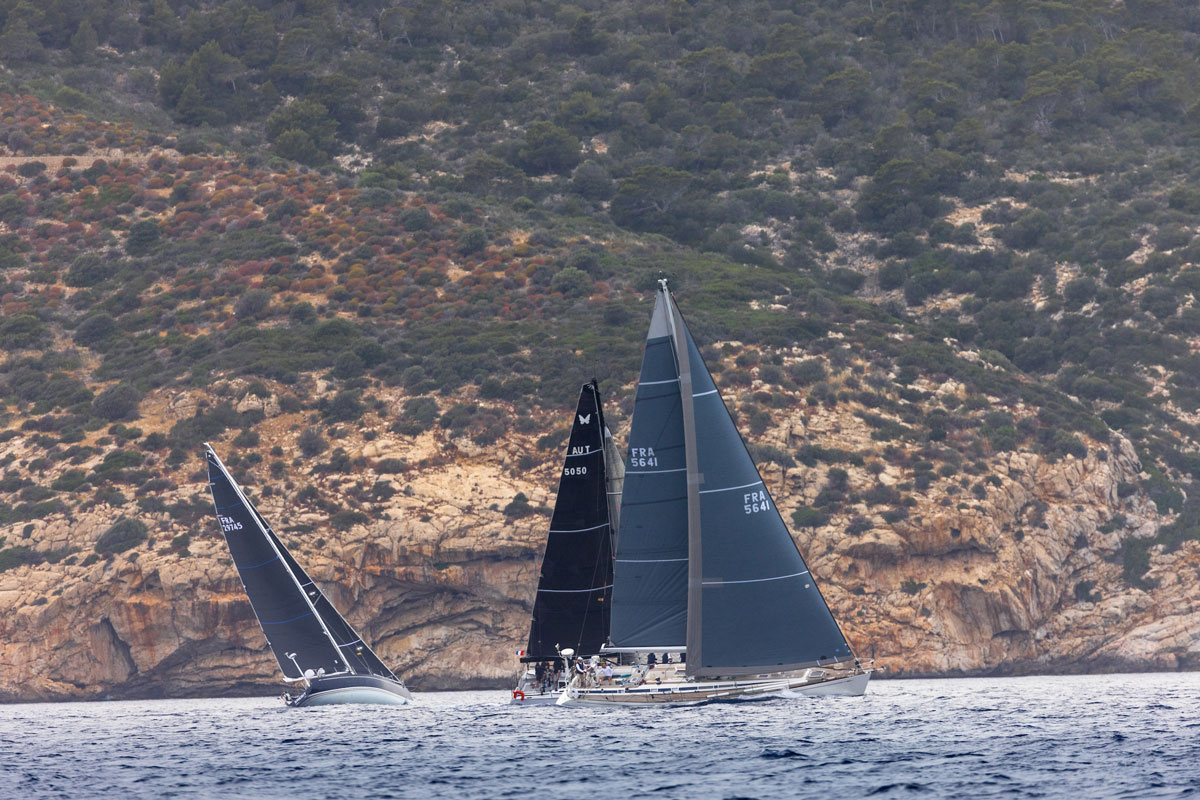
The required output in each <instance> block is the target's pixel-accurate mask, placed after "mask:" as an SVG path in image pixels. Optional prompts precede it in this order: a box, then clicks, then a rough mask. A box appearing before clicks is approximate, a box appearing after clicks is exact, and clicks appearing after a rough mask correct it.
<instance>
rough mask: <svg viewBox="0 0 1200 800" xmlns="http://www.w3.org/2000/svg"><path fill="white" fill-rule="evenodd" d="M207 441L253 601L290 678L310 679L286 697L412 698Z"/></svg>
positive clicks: (229, 537) (226, 522) (225, 521)
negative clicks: (290, 550)
mask: <svg viewBox="0 0 1200 800" xmlns="http://www.w3.org/2000/svg"><path fill="white" fill-rule="evenodd" d="M204 447H205V458H206V460H207V462H208V485H209V490H210V491H211V492H212V497H213V505H214V506H215V508H216V513H217V522H218V523H219V524H220V526H221V532H222V534H223V535H224V536H225V543H226V544H227V545H228V547H229V553H230V555H232V556H233V563H234V565H235V566H236V567H237V571H238V576H239V577H240V578H241V580H242V586H243V588H245V590H246V595H247V597H249V599H250V607H251V608H252V609H254V614H255V616H256V617H257V618H258V622H259V625H260V626H261V627H262V630H263V634H264V635H265V636H266V638H267V644H269V645H270V647H271V652H272V653H274V654H275V660H276V661H278V662H279V668H280V670H281V671H282V672H283V675H284V680H286V681H289V682H297V683H299V682H303V684H304V691H303V692H302V693H300V694H299V695H298V696H295V697H293V696H291V695H290V694H288V695H285V696H284V698H285V700H287V702H288V704H289V705H293V706H312V705H326V704H333V703H383V704H390V705H399V704H403V703H406V702H408V700H409V699H410V698H411V695H410V694H409V691H408V689H407V688H405V686H404V682H403V681H401V680H400V679H399V678H397V677H396V676H395V674H393V673H392V671H391V670H390V669H388V667H387V665H385V664H384V663H383V662H382V661H380V659H379V657H378V656H377V655H375V653H374V651H373V650H371V648H370V647H369V646H368V645H367V644H366V643H365V642H364V641H363V640H362V638H361V637H360V636H359V635H358V634H357V633H355V631H354V629H353V628H352V627H350V624H349V623H348V622H346V620H345V619H343V618H342V615H341V614H339V613H338V612H337V609H335V608H334V607H333V604H332V603H330V602H329V599H328V598H327V597H325V595H324V593H323V592H322V591H321V590H320V588H318V587H317V585H316V583H315V582H314V581H313V580H312V578H310V577H309V576H308V574H307V573H306V572H305V571H304V569H303V568H301V566H300V565H299V564H298V563H296V560H295V559H294V558H293V557H292V554H291V553H289V552H288V550H287V548H286V547H284V546H283V543H282V542H280V541H279V538H278V537H277V536H276V535H275V532H274V531H273V530H271V526H270V525H269V524H267V521H266V520H265V519H263V517H262V515H260V514H259V513H258V510H257V509H256V508H255V507H254V505H253V504H252V503H251V502H250V501H249V500H248V499H247V498H246V496H245V494H244V493H243V492H242V490H241V488H240V487H239V486H238V485H237V483H236V482H235V481H234V480H233V478H232V477H231V476H230V475H229V471H228V470H227V469H226V468H225V465H224V464H222V463H221V459H219V458H218V457H217V454H216V453H214V452H213V449H212V447H210V446H209V445H207V444H205V446H204Z"/></svg>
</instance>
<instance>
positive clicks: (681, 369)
mask: <svg viewBox="0 0 1200 800" xmlns="http://www.w3.org/2000/svg"><path fill="white" fill-rule="evenodd" d="M683 393H686V394H683ZM629 444H630V459H629V464H628V468H627V472H626V479H625V494H624V498H623V510H622V520H621V528H620V536H619V544H618V548H617V557H616V580H615V586H614V589H613V633H612V639H611V646H612V648H614V649H646V650H651V649H658V648H660V647H662V648H663V649H666V648H667V647H668V646H673V647H678V646H680V645H685V646H686V649H687V672H688V674H689V675H693V676H699V677H721V676H736V675H751V674H758V673H766V672H784V671H788V670H793V669H799V668H802V667H807V666H816V665H820V664H830V663H834V662H847V661H852V660H853V659H854V655H853V652H852V651H851V649H850V646H849V644H848V643H847V641H846V638H845V636H844V635H843V634H842V631H841V629H840V628H839V627H838V624H837V621H836V620H834V618H833V614H832V613H831V612H830V610H829V606H828V605H827V604H826V603H825V600H824V598H823V597H822V596H821V593H820V591H819V590H818V589H817V585H816V582H815V580H814V579H813V576H812V574H811V573H810V572H809V570H808V567H807V565H806V564H805V562H804V558H803V557H802V556H801V555H800V551H799V549H798V548H797V547H796V544H795V542H794V541H793V539H792V537H791V534H790V533H789V531H788V529H787V526H786V525H785V524H784V521H783V518H782V517H781V516H780V514H779V511H778V509H777V508H776V507H775V501H774V500H773V499H772V497H771V494H770V492H769V491H768V490H767V487H766V484H765V483H764V482H763V479H762V475H760V474H759V472H758V468H757V467H756V466H755V464H754V461H753V459H752V458H751V457H750V454H749V452H747V450H746V447H745V445H744V444H743V442H742V438H741V435H740V434H739V433H738V430H737V427H736V426H735V424H734V422H733V419H732V418H731V417H730V415H729V411H728V409H727V408H726V406H725V403H724V401H723V400H722V399H721V394H720V392H719V391H718V389H717V387H716V384H715V383H714V382H713V379H712V375H711V374H710V373H709V371H708V368H707V367H706V366H705V364H704V360H703V358H701V356H700V353H699V351H698V350H697V348H696V344H695V342H694V341H693V340H692V336H691V333H690V332H689V331H688V329H687V325H686V323H685V322H684V320H683V317H682V315H681V314H680V313H679V309H678V307H677V306H676V305H675V303H674V300H673V299H672V298H671V295H670V292H669V291H668V290H667V287H666V283H665V281H664V282H663V284H662V287H661V288H660V290H659V292H658V293H657V297H656V301H655V306H654V312H653V315H652V317H651V322H650V336H649V337H648V338H647V342H646V355H645V357H644V360H643V362H642V375H641V379H640V381H639V384H638V395H637V401H636V403H635V406H634V415H633V422H632V429H631V432H630V437H629ZM650 453H652V454H653V455H652V456H649V457H648V454H650Z"/></svg>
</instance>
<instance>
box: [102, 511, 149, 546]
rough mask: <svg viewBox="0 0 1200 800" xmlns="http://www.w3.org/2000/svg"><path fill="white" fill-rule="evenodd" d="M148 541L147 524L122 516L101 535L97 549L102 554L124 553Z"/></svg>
mask: <svg viewBox="0 0 1200 800" xmlns="http://www.w3.org/2000/svg"><path fill="white" fill-rule="evenodd" d="M144 541H146V524H145V523H144V522H142V521H141V520H137V519H126V518H122V519H120V520H118V521H117V522H116V523H114V524H113V525H112V527H110V528H109V529H108V530H106V531H105V532H104V533H103V534H101V535H100V538H99V539H97V540H96V546H95V548H94V549H95V551H96V552H97V553H99V554H100V555H107V554H109V553H123V552H125V551H126V550H129V549H131V548H134V547H137V546H138V545H139V544H141V543H142V542H144Z"/></svg>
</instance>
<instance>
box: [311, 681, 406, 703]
mask: <svg viewBox="0 0 1200 800" xmlns="http://www.w3.org/2000/svg"><path fill="white" fill-rule="evenodd" d="M351 703H357V704H372V705H382V706H406V705H408V703H409V701H408V700H407V699H406V698H404V697H401V696H400V695H398V694H395V693H394V692H385V691H384V690H382V689H373V688H371V687H370V686H354V687H348V688H345V689H327V690H325V691H323V692H317V693H316V694H313V695H309V696H308V697H306V698H304V701H303V702H301V703H297V707H298V708H307V707H309V706H333V705H347V704H351Z"/></svg>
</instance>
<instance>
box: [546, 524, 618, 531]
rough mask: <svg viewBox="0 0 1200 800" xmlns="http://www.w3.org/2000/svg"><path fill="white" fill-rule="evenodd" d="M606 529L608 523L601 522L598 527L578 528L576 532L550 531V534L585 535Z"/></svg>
mask: <svg viewBox="0 0 1200 800" xmlns="http://www.w3.org/2000/svg"><path fill="white" fill-rule="evenodd" d="M606 527H608V523H607V522H602V523H600V524H599V525H593V526H592V527H590V528H580V529H578V530H573V531H568V530H562V531H556V530H551V531H550V533H587V532H588V531H598V530H600V529H601V528H606Z"/></svg>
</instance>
